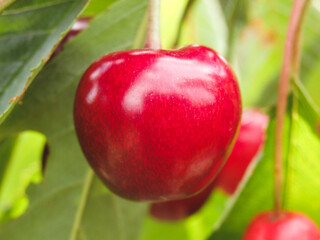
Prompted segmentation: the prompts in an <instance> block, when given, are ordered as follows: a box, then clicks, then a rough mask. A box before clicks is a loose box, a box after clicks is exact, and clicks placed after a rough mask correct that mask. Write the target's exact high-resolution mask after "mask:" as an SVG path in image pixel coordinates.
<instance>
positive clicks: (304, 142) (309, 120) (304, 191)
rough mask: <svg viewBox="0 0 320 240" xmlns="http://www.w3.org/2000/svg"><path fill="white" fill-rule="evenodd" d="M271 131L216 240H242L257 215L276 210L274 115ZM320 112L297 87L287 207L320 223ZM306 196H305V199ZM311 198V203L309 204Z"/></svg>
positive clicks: (287, 160)
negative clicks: (319, 133) (317, 127)
mask: <svg viewBox="0 0 320 240" xmlns="http://www.w3.org/2000/svg"><path fill="white" fill-rule="evenodd" d="M270 117H271V122H270V125H269V128H268V131H267V141H266V145H265V148H264V153H263V156H262V158H261V159H260V161H259V162H258V163H257V165H256V167H255V169H254V172H253V173H252V176H251V177H250V178H249V179H248V182H247V184H246V186H245V188H244V189H243V190H242V191H241V192H240V195H239V197H238V198H237V197H236V196H235V198H234V199H233V201H234V204H233V205H232V208H230V209H229V210H227V212H226V213H225V218H224V220H223V221H222V222H221V225H220V226H218V227H219V228H218V230H217V231H216V232H215V233H214V234H213V235H212V236H211V238H210V239H214V240H219V239H223V240H228V239H232V240H236V239H241V236H242V233H243V231H244V230H245V228H246V226H247V224H248V223H249V221H250V220H251V219H252V218H253V216H254V215H255V214H257V213H259V212H261V211H264V210H272V207H273V161H274V160H273V159H274V157H273V156H274V126H275V119H274V113H272V114H271V116H270ZM319 117H320V115H319V112H318V111H317V110H316V109H314V107H313V106H312V105H311V104H310V99H309V97H308V96H307V95H305V90H303V89H302V88H301V86H299V85H298V84H294V92H293V96H292V97H291V98H290V101H289V106H288V110H287V115H286V121H285V136H284V141H285V143H284V146H283V147H284V153H285V156H284V177H285V178H284V191H283V198H284V202H283V205H284V208H285V209H287V210H294V211H300V212H303V213H305V214H307V215H308V216H309V217H311V218H312V219H313V220H314V221H316V222H317V223H318V224H320V215H319V214H318V213H319V212H320V202H319V201H318V199H320V179H319V175H320V162H319V158H320V139H319V137H318V136H317V133H316V131H315V124H316V120H317V119H319ZM302 196H303V197H302ZM306 199H307V202H306Z"/></svg>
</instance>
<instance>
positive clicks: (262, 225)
mask: <svg viewBox="0 0 320 240" xmlns="http://www.w3.org/2000/svg"><path fill="white" fill-rule="evenodd" d="M242 239H243V240H260V239H263V240H289V239H290V240H319V239H320V231H319V228H318V227H317V225H316V224H315V223H314V222H313V221H312V220H311V219H309V218H308V217H307V216H305V215H303V214H301V213H297V212H283V216H282V217H280V218H279V219H277V220H275V219H274V215H273V212H264V213H261V214H259V215H257V216H256V217H255V218H254V219H253V221H252V222H251V223H250V225H249V226H248V228H247V230H246V232H245V234H244V236H243V238H242Z"/></svg>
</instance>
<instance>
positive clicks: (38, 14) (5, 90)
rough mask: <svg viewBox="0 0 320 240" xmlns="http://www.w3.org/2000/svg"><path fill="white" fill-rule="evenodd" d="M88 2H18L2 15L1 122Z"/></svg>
mask: <svg viewBox="0 0 320 240" xmlns="http://www.w3.org/2000/svg"><path fill="white" fill-rule="evenodd" d="M86 3H87V0H68V1H63V0H45V1H35V0H28V1H22V0H19V1H18V0H17V1H15V2H14V3H13V4H11V5H10V6H9V7H8V8H6V9H5V10H4V11H3V12H2V13H1V15H0V46H1V47H0V123H1V122H2V121H3V120H4V118H5V116H7V115H8V113H9V111H10V109H12V108H13V107H14V105H15V104H16V103H17V102H18V101H20V100H21V97H22V95H23V93H24V92H25V91H26V89H27V87H28V86H29V85H30V84H31V82H32V80H33V79H34V77H35V76H36V75H37V74H38V72H39V71H40V70H41V68H42V67H43V66H44V64H45V62H46V61H47V60H48V57H49V55H50V54H51V53H52V52H50V51H51V49H52V48H53V46H54V45H55V44H56V42H58V41H59V39H61V33H62V32H65V31H66V30H67V29H68V28H69V27H70V25H71V24H72V22H73V21H74V19H75V18H76V16H77V15H78V14H79V13H80V12H81V10H82V9H83V8H84V6H85V5H86Z"/></svg>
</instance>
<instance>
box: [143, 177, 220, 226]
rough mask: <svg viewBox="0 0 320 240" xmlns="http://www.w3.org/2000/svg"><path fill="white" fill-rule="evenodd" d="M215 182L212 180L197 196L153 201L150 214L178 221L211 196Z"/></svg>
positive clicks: (194, 210) (195, 209) (159, 218)
mask: <svg viewBox="0 0 320 240" xmlns="http://www.w3.org/2000/svg"><path fill="white" fill-rule="evenodd" d="M214 186H215V183H214V182H212V183H211V184H210V185H209V186H208V187H206V189H204V190H203V191H202V192H200V193H198V194H196V195H195V196H192V197H189V198H186V199H181V200H175V201H168V202H158V203H152V204H151V206H150V210H149V212H150V215H151V216H152V217H154V218H156V219H158V220H162V221H178V220H182V219H184V218H187V217H189V216H190V215H192V214H194V213H195V212H197V211H198V210H199V209H200V208H201V207H202V206H203V204H204V203H205V202H206V201H207V199H208V198H209V197H210V194H211V192H212V189H213V188H214Z"/></svg>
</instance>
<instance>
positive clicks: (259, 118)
mask: <svg viewBox="0 0 320 240" xmlns="http://www.w3.org/2000/svg"><path fill="white" fill-rule="evenodd" d="M268 121H269V119H268V116H267V115H265V114H263V113H261V112H259V111H258V110H248V111H244V113H243V115H242V119H241V126H240V131H239V134H238V137H237V141H236V143H235V145H234V148H233V150H232V153H231V155H230V157H229V158H228V161H227V162H226V164H225V165H224V167H223V168H222V170H221V172H220V173H219V174H218V176H217V178H216V180H215V181H216V183H217V186H218V187H220V188H222V189H223V190H224V191H225V192H226V193H228V194H233V193H234V192H235V190H236V189H237V186H238V184H239V182H240V180H241V179H242V177H243V175H244V173H245V171H246V169H247V167H248V165H249V164H250V162H251V161H252V159H253V158H254V157H255V156H256V155H257V153H258V152H259V149H260V148H261V147H262V146H263V144H264V141H265V135H266V133H265V132H266V127H267V125H268Z"/></svg>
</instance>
